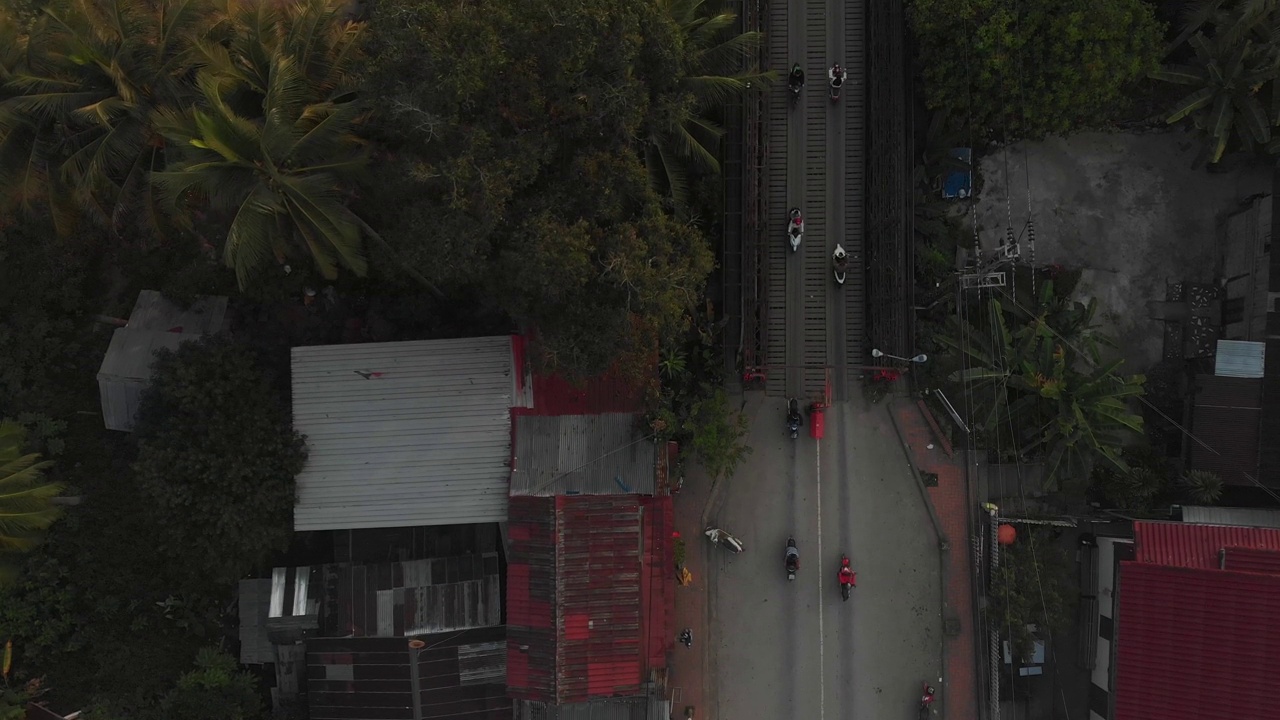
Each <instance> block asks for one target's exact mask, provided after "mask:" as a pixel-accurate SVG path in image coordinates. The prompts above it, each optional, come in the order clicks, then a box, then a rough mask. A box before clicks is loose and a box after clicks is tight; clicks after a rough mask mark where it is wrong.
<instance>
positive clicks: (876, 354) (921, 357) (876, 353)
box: [871, 348, 929, 363]
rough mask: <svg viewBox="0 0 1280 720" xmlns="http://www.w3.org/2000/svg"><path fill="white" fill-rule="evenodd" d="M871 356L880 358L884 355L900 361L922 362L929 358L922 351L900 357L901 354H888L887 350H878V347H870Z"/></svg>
mask: <svg viewBox="0 0 1280 720" xmlns="http://www.w3.org/2000/svg"><path fill="white" fill-rule="evenodd" d="M871 357H873V358H882V357H884V358H890V359H892V360H901V361H902V362H905V363H922V362H926V361H927V360H928V359H929V356H928V355H925V354H924V353H920V354H919V355H916V356H915V357H909V358H905V357H902V356H900V355H890V354H889V353H887V352H880V350H879V349H877V348H872V349H871Z"/></svg>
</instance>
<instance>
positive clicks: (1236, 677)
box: [1090, 521, 1280, 720]
mask: <svg viewBox="0 0 1280 720" xmlns="http://www.w3.org/2000/svg"><path fill="white" fill-rule="evenodd" d="M1098 547H1099V550H1100V553H1099V557H1100V562H1099V563H1098V567H1099V570H1100V571H1099V574H1098V588H1097V590H1098V592H1097V597H1098V598H1099V599H1100V603H1099V609H1100V611H1101V617H1100V622H1099V626H1098V637H1099V642H1098V647H1097V655H1096V660H1095V664H1094V676H1093V678H1094V679H1093V687H1092V688H1091V697H1090V717H1091V718H1094V719H1095V720H1111V719H1114V720H1183V719H1186V720H1191V719H1193V718H1194V719H1195V720H1218V719H1222V720H1226V719H1227V718H1233V719H1234V718H1242V717H1250V718H1254V717H1256V718H1261V717H1270V716H1274V714H1275V711H1274V705H1275V701H1274V698H1273V697H1272V694H1271V692H1270V687H1269V685H1270V680H1271V679H1272V678H1274V677H1275V676H1276V673H1277V672H1280V655H1277V654H1276V653H1275V652H1274V648H1275V647H1276V644H1277V643H1278V642H1280V625H1277V624H1276V623H1275V618H1276V617H1277V613H1280V529H1274V528H1254V527H1241V526H1228V525H1201V524H1194V523H1177V522H1145V521H1144V522H1135V523H1134V524H1133V537H1132V539H1128V538H1099V542H1098Z"/></svg>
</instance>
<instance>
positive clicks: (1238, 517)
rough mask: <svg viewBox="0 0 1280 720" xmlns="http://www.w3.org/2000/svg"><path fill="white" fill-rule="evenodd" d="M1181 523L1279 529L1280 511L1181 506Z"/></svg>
mask: <svg viewBox="0 0 1280 720" xmlns="http://www.w3.org/2000/svg"><path fill="white" fill-rule="evenodd" d="M1182 522H1186V523H1194V524H1196V525H1242V526H1245V527H1266V528H1280V510H1264V509H1262V508H1234V507H1200V506H1195V505H1184V506H1182Z"/></svg>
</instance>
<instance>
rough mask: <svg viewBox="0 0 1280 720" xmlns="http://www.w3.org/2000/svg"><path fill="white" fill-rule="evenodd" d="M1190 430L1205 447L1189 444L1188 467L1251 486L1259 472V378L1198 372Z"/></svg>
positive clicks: (1260, 409)
mask: <svg viewBox="0 0 1280 720" xmlns="http://www.w3.org/2000/svg"><path fill="white" fill-rule="evenodd" d="M1196 385H1197V386H1198V388H1199V390H1198V392H1197V393H1196V397H1195V410H1194V412H1193V415H1192V419H1191V424H1192V430H1193V432H1194V433H1195V435H1196V437H1197V438H1198V439H1200V440H1202V441H1203V442H1204V443H1205V445H1208V446H1209V447H1208V448H1206V447H1205V446H1204V445H1201V444H1200V443H1198V442H1193V443H1191V456H1190V459H1189V462H1188V466H1189V467H1191V468H1193V469H1195V470H1207V471H1209V472H1214V473H1217V474H1218V475H1219V476H1221V477H1222V480H1223V482H1226V483H1230V484H1232V485H1250V486H1252V485H1253V481H1252V480H1249V477H1255V478H1256V477H1257V475H1258V433H1259V429H1260V424H1261V419H1262V381H1261V380H1251V379H1246V378H1229V377H1217V376H1214V375H1197V376H1196Z"/></svg>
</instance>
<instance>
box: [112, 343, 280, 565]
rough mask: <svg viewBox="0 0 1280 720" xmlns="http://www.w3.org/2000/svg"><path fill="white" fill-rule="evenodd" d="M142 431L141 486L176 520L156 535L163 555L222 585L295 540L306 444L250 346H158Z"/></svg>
mask: <svg viewBox="0 0 1280 720" xmlns="http://www.w3.org/2000/svg"><path fill="white" fill-rule="evenodd" d="M136 435H137V438H138V459H137V460H136V461H135V462H134V465H133V470H134V472H135V473H137V479H138V485H139V487H140V489H141V490H142V492H143V493H144V495H145V497H146V499H147V501H148V502H150V503H152V504H153V505H154V508H155V511H156V512H157V513H158V514H160V515H161V516H163V517H167V518H171V519H172V522H170V523H168V524H166V525H165V526H163V527H162V528H159V529H158V532H157V533H156V535H155V537H154V538H153V539H154V541H155V543H156V546H157V547H158V548H159V549H160V551H161V552H162V553H163V554H165V555H166V556H168V557H170V558H172V560H173V561H174V562H180V563H183V564H185V565H187V566H188V567H189V568H190V570H191V572H193V573H194V574H195V575H196V576H197V577H201V578H205V579H207V580H209V581H212V582H215V583H219V584H222V583H231V582H234V581H235V580H237V579H239V578H240V577H243V576H244V574H245V573H246V572H249V571H251V570H254V569H260V568H261V566H262V563H263V562H264V561H265V560H266V558H267V557H268V555H269V554H270V553H271V552H273V551H277V550H283V549H285V548H286V547H287V546H288V542H289V537H290V533H291V532H292V520H293V503H294V476H295V475H297V474H298V472H299V471H301V469H302V463H303V461H304V459H305V450H304V444H303V440H302V438H301V436H299V435H298V434H297V433H295V432H294V431H293V428H292V425H291V420H290V416H289V410H288V408H287V406H286V405H285V403H284V402H283V401H282V400H281V399H280V398H278V397H277V396H276V395H275V394H274V392H273V390H272V387H271V385H270V383H269V381H268V380H267V378H265V377H264V376H263V375H262V373H261V371H260V369H259V367H258V365H257V360H256V359H255V357H254V355H253V354H252V353H251V352H250V351H249V350H247V349H246V348H245V347H244V346H242V345H239V344H237V343H236V342H235V341H233V340H230V339H227V338H224V337H215V338H211V339H208V340H205V341H203V342H200V343H188V344H184V345H183V346H182V347H181V348H179V349H178V351H177V352H169V351H161V352H159V353H157V356H156V361H155V364H154V366H153V377H152V384H151V388H150V389H149V390H148V392H147V393H146V394H145V395H144V396H143V401H142V406H141V408H140V409H139V413H138V426H137V430H136Z"/></svg>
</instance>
